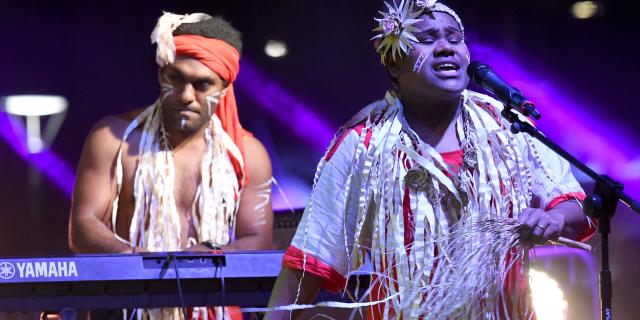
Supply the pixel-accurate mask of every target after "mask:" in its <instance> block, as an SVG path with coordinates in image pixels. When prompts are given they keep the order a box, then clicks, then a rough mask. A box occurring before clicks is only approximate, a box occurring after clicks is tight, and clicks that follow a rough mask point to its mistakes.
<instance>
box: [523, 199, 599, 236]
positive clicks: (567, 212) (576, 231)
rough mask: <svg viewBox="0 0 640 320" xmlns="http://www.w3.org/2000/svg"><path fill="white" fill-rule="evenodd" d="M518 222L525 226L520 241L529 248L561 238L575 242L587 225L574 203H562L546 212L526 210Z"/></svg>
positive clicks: (578, 206)
mask: <svg viewBox="0 0 640 320" xmlns="http://www.w3.org/2000/svg"><path fill="white" fill-rule="evenodd" d="M518 220H519V221H520V222H522V223H523V224H524V226H525V229H524V231H523V232H522V233H521V234H520V240H521V241H522V242H523V243H524V244H528V245H530V246H534V245H536V244H543V243H545V242H547V241H549V240H554V239H557V238H558V237H561V236H562V237H565V238H569V239H574V240H575V239H576V238H578V237H579V236H580V234H581V233H582V231H583V230H584V227H585V224H586V223H587V219H586V216H585V215H584V214H583V213H582V208H581V207H580V205H579V203H578V202H576V201H565V202H562V203H560V204H558V205H556V206H555V207H553V209H551V210H548V211H545V210H542V209H534V208H527V209H524V210H522V212H521V213H520V216H519V217H518Z"/></svg>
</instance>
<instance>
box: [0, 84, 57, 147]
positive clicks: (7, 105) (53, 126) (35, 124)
mask: <svg viewBox="0 0 640 320" xmlns="http://www.w3.org/2000/svg"><path fill="white" fill-rule="evenodd" d="M2 104H3V106H4V111H5V112H6V113H7V114H8V115H9V116H10V118H11V120H12V121H11V124H12V126H14V132H15V133H16V134H18V133H20V132H22V130H16V128H15V126H19V125H23V124H22V121H21V119H20V118H21V117H24V118H25V120H24V121H25V124H26V129H27V130H26V131H27V132H26V133H27V134H26V137H24V139H26V141H24V143H25V144H26V147H27V151H28V152H29V153H38V152H40V151H42V150H44V148H45V147H47V146H48V145H51V143H52V142H53V139H54V138H55V136H56V134H58V130H59V129H60V126H61V125H62V121H64V117H65V115H66V113H67V106H68V103H67V99H65V98H64V97H61V96H51V95H14V96H7V97H5V98H4V99H3V103H2ZM45 116H47V117H49V119H48V120H47V121H46V125H45V126H44V131H42V130H41V128H40V127H41V121H40V120H41V119H40V118H41V117H45Z"/></svg>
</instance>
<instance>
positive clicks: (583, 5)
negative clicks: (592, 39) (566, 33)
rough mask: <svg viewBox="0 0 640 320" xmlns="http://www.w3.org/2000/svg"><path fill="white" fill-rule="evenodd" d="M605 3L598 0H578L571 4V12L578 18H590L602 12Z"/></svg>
mask: <svg viewBox="0 0 640 320" xmlns="http://www.w3.org/2000/svg"><path fill="white" fill-rule="evenodd" d="M602 11H603V5H602V3H600V2H598V1H578V2H576V3H574V4H573V6H571V14H572V15H573V17H574V18H576V19H582V20H583V19H590V18H593V17H595V16H596V15H600V14H602Z"/></svg>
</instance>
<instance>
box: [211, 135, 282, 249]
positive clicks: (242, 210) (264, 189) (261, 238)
mask: <svg viewBox="0 0 640 320" xmlns="http://www.w3.org/2000/svg"><path fill="white" fill-rule="evenodd" d="M244 146H245V165H246V169H247V172H248V173H249V183H248V185H246V186H245V187H244V190H243V191H242V196H241V197H240V207H239V209H238V216H237V218H236V240H235V241H234V242H231V243H229V244H228V245H226V246H224V247H222V250H224V251H235V250H269V249H273V211H272V209H271V178H272V176H271V161H270V160H269V155H268V154H267V151H266V150H265V148H264V147H263V146H262V143H260V141H258V140H257V139H256V138H253V137H246V138H245V139H244Z"/></svg>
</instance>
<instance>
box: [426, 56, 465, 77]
mask: <svg viewBox="0 0 640 320" xmlns="http://www.w3.org/2000/svg"><path fill="white" fill-rule="evenodd" d="M431 69H432V70H433V72H434V73H435V74H436V75H438V76H441V77H457V76H459V75H460V64H459V63H458V62H456V61H452V60H441V61H438V62H435V63H433V64H432V65H431Z"/></svg>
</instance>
